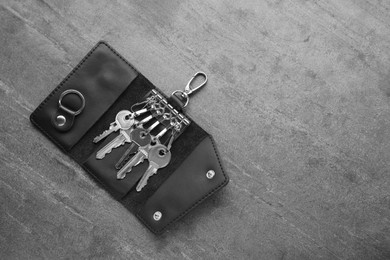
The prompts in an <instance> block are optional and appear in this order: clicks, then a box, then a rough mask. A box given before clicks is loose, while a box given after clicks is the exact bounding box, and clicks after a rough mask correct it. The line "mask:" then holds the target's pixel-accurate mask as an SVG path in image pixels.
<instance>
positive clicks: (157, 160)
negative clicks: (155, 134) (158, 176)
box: [148, 144, 172, 169]
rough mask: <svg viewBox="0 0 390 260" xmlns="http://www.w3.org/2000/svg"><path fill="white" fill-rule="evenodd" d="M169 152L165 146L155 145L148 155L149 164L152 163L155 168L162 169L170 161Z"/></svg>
mask: <svg viewBox="0 0 390 260" xmlns="http://www.w3.org/2000/svg"><path fill="white" fill-rule="evenodd" d="M171 156H172V155H171V151H169V150H168V148H167V147H166V146H165V145H162V144H156V145H155V146H152V147H151V148H150V150H149V153H148V160H149V162H153V163H154V164H155V166H158V169H159V168H163V167H165V166H167V165H168V163H169V162H170V161H171Z"/></svg>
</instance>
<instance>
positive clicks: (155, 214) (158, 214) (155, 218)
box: [153, 211, 162, 221]
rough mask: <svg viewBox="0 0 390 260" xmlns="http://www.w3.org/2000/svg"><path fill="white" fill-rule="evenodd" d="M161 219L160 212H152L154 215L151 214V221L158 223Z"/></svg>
mask: <svg viewBox="0 0 390 260" xmlns="http://www.w3.org/2000/svg"><path fill="white" fill-rule="evenodd" d="M161 217H162V213H161V212H160V211H156V212H154V214H153V219H154V220H155V221H159V220H160V219H161Z"/></svg>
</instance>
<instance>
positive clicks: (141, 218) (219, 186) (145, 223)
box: [137, 135, 229, 234]
mask: <svg viewBox="0 0 390 260" xmlns="http://www.w3.org/2000/svg"><path fill="white" fill-rule="evenodd" d="M207 137H209V138H210V140H211V143H212V145H213V148H214V152H215V154H216V156H217V160H218V163H219V166H220V168H221V170H222V174H223V176H224V177H225V180H224V181H223V182H222V183H221V184H220V185H218V186H217V187H215V188H214V189H212V190H211V191H209V192H208V193H207V194H206V195H204V196H203V197H202V198H200V199H199V200H198V201H196V202H194V203H193V204H192V205H191V206H190V207H189V208H188V209H186V210H185V211H183V212H182V213H180V215H179V216H177V217H176V218H174V219H173V220H171V221H170V222H169V223H167V224H166V225H165V226H163V227H162V228H161V229H160V230H156V229H154V228H153V227H151V226H150V225H149V224H148V223H147V222H146V220H145V219H144V218H143V217H142V216H141V215H140V214H139V213H137V217H138V219H140V220H141V221H142V223H143V224H144V225H145V226H147V227H148V228H149V229H150V230H151V231H153V232H154V233H156V234H160V233H161V232H162V231H164V230H165V229H166V228H167V227H169V226H170V225H171V224H172V223H174V222H176V221H178V220H179V219H180V218H182V217H184V216H185V215H187V214H188V212H190V211H191V210H193V209H194V208H195V207H196V206H198V205H199V204H200V203H202V202H203V201H204V200H205V199H207V198H208V197H210V196H211V195H212V194H214V193H215V192H216V191H218V190H219V189H221V188H222V187H224V186H225V185H226V184H227V183H228V181H229V178H228V176H227V175H226V173H225V171H224V169H223V167H222V164H221V160H220V157H219V155H218V152H217V149H216V145H215V142H214V139H213V137H212V136H211V135H208V136H206V137H205V138H204V139H206V138H207ZM204 139H203V140H204ZM203 140H202V141H203Z"/></svg>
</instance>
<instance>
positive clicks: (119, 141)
mask: <svg viewBox="0 0 390 260" xmlns="http://www.w3.org/2000/svg"><path fill="white" fill-rule="evenodd" d="M124 131H128V130H120V133H119V135H118V136H117V137H115V138H114V139H112V140H111V141H110V142H109V143H108V144H106V145H105V146H104V147H103V148H101V149H100V150H99V151H97V153H96V159H99V160H101V159H103V158H104V157H105V156H106V155H107V154H109V153H111V151H112V149H114V148H118V147H119V146H122V145H124V144H125V142H126V141H130V140H129V139H130V138H129V137H128V135H127V133H126V132H124Z"/></svg>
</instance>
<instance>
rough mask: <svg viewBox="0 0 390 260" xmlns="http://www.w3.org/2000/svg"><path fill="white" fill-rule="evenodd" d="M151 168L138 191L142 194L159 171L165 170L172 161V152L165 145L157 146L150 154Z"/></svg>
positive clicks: (142, 179) (137, 188)
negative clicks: (151, 178)
mask: <svg viewBox="0 0 390 260" xmlns="http://www.w3.org/2000/svg"><path fill="white" fill-rule="evenodd" d="M148 161H149V167H148V169H147V170H146V172H145V173H144V175H143V176H142V178H141V180H140V181H139V183H138V185H137V187H136V190H137V191H138V192H140V191H141V190H142V189H143V188H144V187H145V186H146V184H147V183H148V180H149V178H150V177H151V176H152V175H154V174H156V173H157V171H158V169H161V168H164V167H165V166H167V165H168V164H169V162H170V161H171V151H169V150H168V148H167V147H166V146H165V145H162V144H156V145H155V146H153V147H151V148H150V149H149V152H148Z"/></svg>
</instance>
